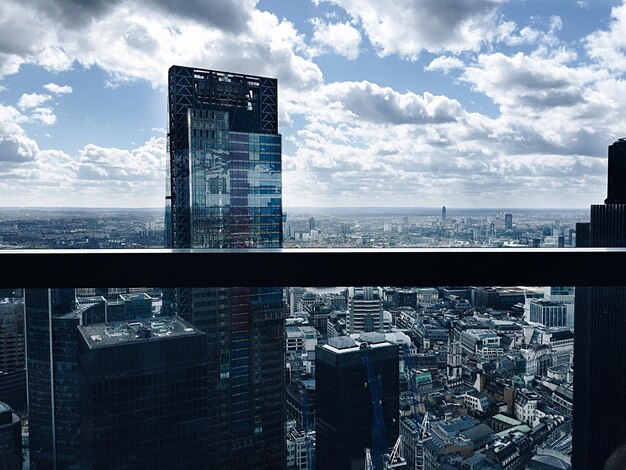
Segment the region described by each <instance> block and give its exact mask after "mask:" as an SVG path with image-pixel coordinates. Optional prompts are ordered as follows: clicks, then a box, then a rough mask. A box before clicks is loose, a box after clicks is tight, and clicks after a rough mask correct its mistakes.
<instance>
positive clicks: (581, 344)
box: [572, 139, 626, 470]
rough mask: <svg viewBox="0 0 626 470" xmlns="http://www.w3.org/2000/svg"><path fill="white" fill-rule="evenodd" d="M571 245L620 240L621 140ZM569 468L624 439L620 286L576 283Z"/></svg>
mask: <svg viewBox="0 0 626 470" xmlns="http://www.w3.org/2000/svg"><path fill="white" fill-rule="evenodd" d="M576 245H577V246H585V247H624V246H626V140H624V139H620V140H618V141H617V142H615V143H614V144H613V145H611V146H610V147H609V178H608V197H607V198H606V200H605V204H603V205H592V206H591V219H590V222H589V223H585V224H577V227H576ZM575 302H576V308H575V312H576V313H575V315H576V320H575V324H576V339H575V342H574V430H573V457H572V463H573V466H574V469H576V470H578V469H580V470H596V469H602V468H603V466H604V463H605V462H606V460H607V459H608V458H609V456H610V455H611V453H612V452H613V451H615V449H616V448H617V447H619V446H620V445H622V444H623V443H624V442H626V400H625V399H624V398H625V397H626V374H625V373H624V370H626V287H576V300H575Z"/></svg>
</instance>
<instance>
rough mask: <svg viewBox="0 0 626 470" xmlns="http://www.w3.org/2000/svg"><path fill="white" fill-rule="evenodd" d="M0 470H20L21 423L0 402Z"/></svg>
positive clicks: (8, 408) (6, 406) (16, 416)
mask: <svg viewBox="0 0 626 470" xmlns="http://www.w3.org/2000/svg"><path fill="white" fill-rule="evenodd" d="M0 468H2V469H3V470H5V469H6V470H21V469H22V422H21V420H20V418H19V416H18V415H17V414H15V413H14V412H13V410H12V409H11V407H10V406H9V405H7V404H6V403H2V402H0Z"/></svg>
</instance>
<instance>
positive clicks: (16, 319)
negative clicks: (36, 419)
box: [0, 292, 26, 412]
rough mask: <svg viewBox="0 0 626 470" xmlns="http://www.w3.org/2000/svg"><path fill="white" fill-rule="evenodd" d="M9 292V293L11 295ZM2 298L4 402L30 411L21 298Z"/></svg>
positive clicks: (0, 383)
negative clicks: (27, 399) (27, 394)
mask: <svg viewBox="0 0 626 470" xmlns="http://www.w3.org/2000/svg"><path fill="white" fill-rule="evenodd" d="M7 293H9V292H7ZM10 295H11V297H9V298H4V297H0V399H2V401H4V402H5V403H6V404H8V405H9V406H11V407H12V408H13V409H14V410H16V411H18V412H22V411H26V354H25V347H26V339H25V334H24V303H23V300H22V299H21V298H16V297H14V294H13V292H10Z"/></svg>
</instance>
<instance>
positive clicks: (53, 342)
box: [24, 289, 105, 470]
mask: <svg viewBox="0 0 626 470" xmlns="http://www.w3.org/2000/svg"><path fill="white" fill-rule="evenodd" d="M24 297H25V312H26V354H27V377H28V415H29V442H30V463H31V468H32V469H34V470H38V469H39V470H41V469H57V470H59V469H72V468H80V438H79V424H80V414H79V406H78V404H79V401H80V400H79V375H78V352H77V339H78V336H77V335H78V329H77V327H78V326H79V325H83V324H88V323H98V322H103V321H104V313H105V305H104V302H102V303H94V304H87V305H82V306H80V307H77V306H76V290H75V289H26V290H25V296H24Z"/></svg>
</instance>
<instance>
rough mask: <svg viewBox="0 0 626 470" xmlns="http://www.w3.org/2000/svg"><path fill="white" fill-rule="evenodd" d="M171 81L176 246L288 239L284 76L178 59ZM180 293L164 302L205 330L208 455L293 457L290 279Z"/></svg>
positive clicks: (277, 464) (171, 206) (169, 204)
mask: <svg viewBox="0 0 626 470" xmlns="http://www.w3.org/2000/svg"><path fill="white" fill-rule="evenodd" d="M168 92H169V96H168V99H169V101H168V111H169V133H168V137H169V138H168V145H169V160H168V170H167V174H168V188H167V191H166V216H168V220H167V225H168V227H167V228H166V234H167V237H168V240H167V241H166V243H167V246H168V247H171V248H278V247H281V246H282V195H281V136H280V134H278V114H277V109H278V108H277V82H276V80H275V79H271V78H264V77H257V76H252V75H240V74H233V73H226V72H216V71H212V70H203V69H195V68H188V67H179V66H173V67H171V68H170V70H169V83H168ZM174 294H175V299H174V300H173V301H171V302H168V300H167V299H166V300H165V301H164V305H171V306H172V307H171V308H170V309H169V310H170V311H172V310H173V311H175V312H177V313H178V314H179V315H180V316H181V317H183V318H185V319H186V320H188V321H190V322H191V323H192V324H193V325H194V326H196V327H198V328H200V329H201V330H202V331H204V332H205V333H206V338H207V346H208V347H207V349H208V353H207V362H208V387H209V428H208V431H207V432H208V436H209V445H210V449H209V453H208V455H207V461H208V462H213V463H214V464H215V465H216V467H219V468H223V469H229V468H233V469H236V468H246V469H247V468H282V467H284V466H285V454H286V450H285V439H284V419H285V410H284V372H283V370H284V341H283V332H284V313H283V310H282V289H281V288H263V289H260V288H233V289H209V288H207V289H186V288H182V289H176V292H175V293H174Z"/></svg>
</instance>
